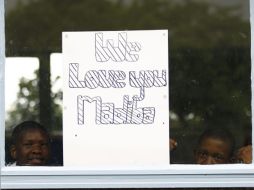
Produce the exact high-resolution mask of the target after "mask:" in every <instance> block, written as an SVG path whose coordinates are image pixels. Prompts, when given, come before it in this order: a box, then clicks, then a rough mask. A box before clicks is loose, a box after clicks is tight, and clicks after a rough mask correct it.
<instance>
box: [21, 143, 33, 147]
mask: <svg viewBox="0 0 254 190" xmlns="http://www.w3.org/2000/svg"><path fill="white" fill-rule="evenodd" d="M23 146H25V147H31V146H32V143H24V144H23Z"/></svg>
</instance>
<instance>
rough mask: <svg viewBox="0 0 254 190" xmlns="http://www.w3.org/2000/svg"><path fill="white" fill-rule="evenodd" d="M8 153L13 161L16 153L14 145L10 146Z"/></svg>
mask: <svg viewBox="0 0 254 190" xmlns="http://www.w3.org/2000/svg"><path fill="white" fill-rule="evenodd" d="M10 152H11V157H12V158H13V159H14V160H16V158H17V151H16V146H15V145H11V148H10Z"/></svg>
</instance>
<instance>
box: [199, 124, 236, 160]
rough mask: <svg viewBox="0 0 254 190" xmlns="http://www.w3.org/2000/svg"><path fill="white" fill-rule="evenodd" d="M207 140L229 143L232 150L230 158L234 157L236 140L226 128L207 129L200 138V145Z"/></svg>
mask: <svg viewBox="0 0 254 190" xmlns="http://www.w3.org/2000/svg"><path fill="white" fill-rule="evenodd" d="M206 138H214V139H219V140H222V141H224V142H226V143H228V145H229V148H230V152H229V153H230V156H232V155H233V153H234V148H235V139H234V137H233V136H232V134H231V133H230V132H229V131H228V130H227V129H226V128H212V127H210V128H207V129H206V130H205V131H204V132H203V133H202V134H201V136H200V137H199V140H198V145H200V144H201V143H202V141H203V140H204V139H206Z"/></svg>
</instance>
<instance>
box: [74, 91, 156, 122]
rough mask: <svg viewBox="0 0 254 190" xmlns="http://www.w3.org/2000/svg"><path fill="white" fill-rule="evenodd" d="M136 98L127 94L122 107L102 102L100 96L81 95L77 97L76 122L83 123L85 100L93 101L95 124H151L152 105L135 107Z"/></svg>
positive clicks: (152, 118)
mask: <svg viewBox="0 0 254 190" xmlns="http://www.w3.org/2000/svg"><path fill="white" fill-rule="evenodd" d="M137 101H138V100H137V99H136V98H135V97H133V101H130V100H129V96H126V95H125V96H124V97H123V107H122V108H116V107H115V105H114V103H102V100H101V97H99V96H97V97H93V98H91V97H89V96H81V95H79V96H78V97H77V108H78V110H77V112H78V124H79V125H83V124H84V120H85V119H86V118H85V115H84V111H85V110H84V109H85V105H84V104H85V102H87V103H93V102H94V103H95V106H96V113H95V123H96V124H152V123H153V122H154V117H155V108H154V107H143V108H138V107H137Z"/></svg>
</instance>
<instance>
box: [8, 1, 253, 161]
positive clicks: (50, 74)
mask: <svg viewBox="0 0 254 190" xmlns="http://www.w3.org/2000/svg"><path fill="white" fill-rule="evenodd" d="M5 6H6V16H5V32H6V34H5V35H6V57H7V59H6V79H5V80H6V84H5V86H6V92H5V93H6V100H5V103H6V120H5V121H6V164H11V163H13V162H15V161H17V159H15V157H13V155H12V154H16V153H17V150H16V151H10V150H11V149H12V146H11V144H12V140H11V138H12V137H11V133H12V131H13V129H14V127H15V126H17V125H18V124H20V123H21V122H23V121H27V120H32V121H36V122H38V123H40V124H41V125H43V126H45V128H46V129H47V130H48V132H49V134H50V136H51V140H50V142H51V156H50V160H48V163H47V164H50V165H57V166H61V165H63V143H62V72H61V70H62V54H61V53H62V32H63V31H122V30H158V29H167V30H168V34H169V36H168V44H169V97H170V98H169V110H168V111H169V113H170V117H169V121H170V131H169V132H168V136H169V139H170V140H169V142H170V143H169V144H170V145H171V146H170V145H169V153H170V163H171V164H195V163H197V164H221V163H239V162H241V163H242V162H243V163H251V157H250V156H251V151H252V147H251V141H252V136H251V131H252V128H251V80H250V71H251V59H250V21H249V18H250V16H249V1H248V0H235V1H232V0H218V1H215V0H206V1H202V0H192V1H176V0H171V1H168V0H101V1H94V0H75V1H73V0H12V1H9V0H6V1H5ZM158 51H160V50H159V48H158ZM229 133H230V134H229ZM44 135H45V134H44ZM41 136H43V133H42V134H41ZM42 139H43V138H42ZM44 139H45V138H44ZM45 157H47V156H45ZM43 159H45V160H46V158H40V159H39V158H38V160H39V161H38V160H37V161H36V160H35V161H34V162H35V163H37V162H38V163H39V164H43V163H44V162H42V161H41V160H43ZM20 163H21V161H20Z"/></svg>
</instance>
